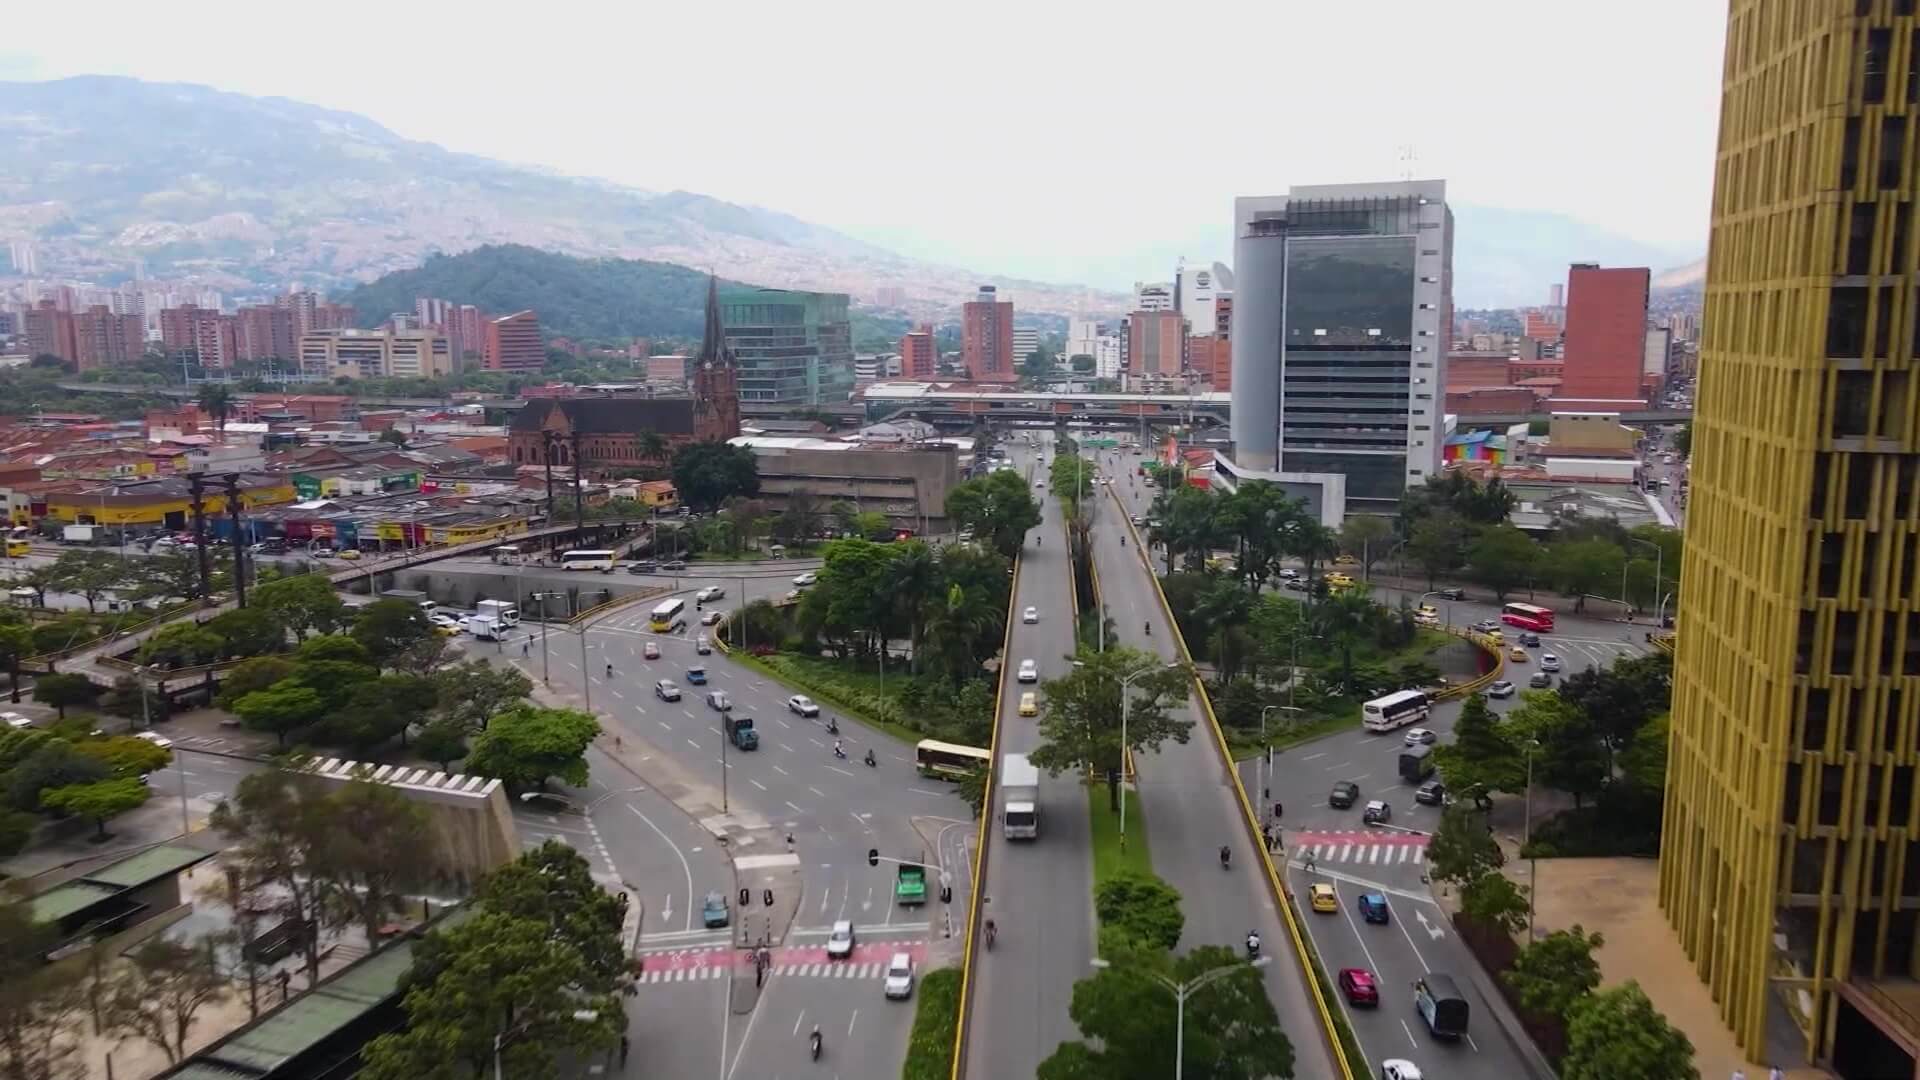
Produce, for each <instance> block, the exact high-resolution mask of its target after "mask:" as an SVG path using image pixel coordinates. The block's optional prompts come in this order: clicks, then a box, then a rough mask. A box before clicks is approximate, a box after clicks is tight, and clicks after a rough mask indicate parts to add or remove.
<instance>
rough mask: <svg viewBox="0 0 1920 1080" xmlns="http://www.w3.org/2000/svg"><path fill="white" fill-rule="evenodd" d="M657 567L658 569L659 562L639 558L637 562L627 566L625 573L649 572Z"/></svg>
mask: <svg viewBox="0 0 1920 1080" xmlns="http://www.w3.org/2000/svg"><path fill="white" fill-rule="evenodd" d="M659 569H660V564H659V563H657V562H654V561H653V560H652V559H641V560H640V561H639V562H637V563H634V564H633V565H632V566H629V567H627V573H629V574H651V573H653V572H654V571H656V570H659Z"/></svg>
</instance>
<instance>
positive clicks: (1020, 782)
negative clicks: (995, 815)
mask: <svg viewBox="0 0 1920 1080" xmlns="http://www.w3.org/2000/svg"><path fill="white" fill-rule="evenodd" d="M1000 792H1001V806H1002V808H1003V809H1002V812H1001V815H1000V821H1001V827H1002V829H1003V830H1004V832H1005V835H1006V838H1007V839H1009V840H1034V839H1038V838H1039V836H1040V770H1039V769H1037V768H1034V765H1033V762H1031V761H1028V760H1027V755H1025V754H1008V755H1007V756H1006V757H1005V758H1002V759H1001V761H1000Z"/></svg>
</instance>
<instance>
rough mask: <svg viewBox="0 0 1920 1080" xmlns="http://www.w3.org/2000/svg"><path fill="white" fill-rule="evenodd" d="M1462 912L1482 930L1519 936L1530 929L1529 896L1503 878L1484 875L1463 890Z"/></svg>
mask: <svg viewBox="0 0 1920 1080" xmlns="http://www.w3.org/2000/svg"><path fill="white" fill-rule="evenodd" d="M1460 910H1461V911H1462V912H1463V913H1464V914H1466V915H1467V916H1468V917H1469V918H1471V919H1473V920H1474V921H1475V922H1478V923H1480V924H1481V925H1482V926H1491V927H1498V928H1499V929H1501V930H1504V931H1505V932H1507V933H1509V934H1517V933H1519V932H1520V931H1521V929H1522V928H1524V927H1525V926H1526V925H1527V893H1526V890H1525V889H1522V888H1521V887H1520V886H1518V885H1515V884H1514V883H1513V882H1512V881H1510V880H1508V878H1507V876H1506V875H1504V874H1497V873H1489V874H1481V875H1480V876H1479V877H1477V878H1474V879H1473V880H1472V881H1469V882H1467V883H1466V884H1465V885H1463V886H1461V887H1460Z"/></svg>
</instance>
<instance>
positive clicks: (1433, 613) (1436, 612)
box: [1414, 604, 1440, 619]
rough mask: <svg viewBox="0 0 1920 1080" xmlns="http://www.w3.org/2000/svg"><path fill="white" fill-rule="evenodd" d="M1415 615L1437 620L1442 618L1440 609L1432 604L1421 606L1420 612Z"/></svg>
mask: <svg viewBox="0 0 1920 1080" xmlns="http://www.w3.org/2000/svg"><path fill="white" fill-rule="evenodd" d="M1414 614H1415V615H1418V616H1422V617H1424V618H1428V619H1437V618H1439V617H1440V609H1439V608H1437V607H1434V606H1433V605H1432V604H1421V605H1420V607H1419V610H1417V611H1415V612H1414Z"/></svg>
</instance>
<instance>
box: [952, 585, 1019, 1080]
mask: <svg viewBox="0 0 1920 1080" xmlns="http://www.w3.org/2000/svg"><path fill="white" fill-rule="evenodd" d="M1019 600H1020V556H1019V555H1017V554H1016V555H1015V556H1014V557H1013V578H1012V579H1011V581H1010V582H1009V584H1008V585H1007V629H1006V632H1005V633H1004V634H1003V635H1001V638H1000V672H999V678H998V679H996V680H995V681H994V687H993V739H992V740H991V741H990V742H989V743H988V744H987V754H988V755H989V764H988V767H987V790H986V794H985V795H984V796H983V797H982V798H981V800H980V820H979V832H978V834H977V835H978V838H979V839H978V842H977V843H975V844H974V847H973V887H972V888H970V889H968V890H967V938H966V943H965V944H964V945H963V946H962V947H961V949H960V1007H959V1011H958V1014H957V1015H956V1016H955V1017H954V1022H953V1069H952V1071H951V1072H950V1073H949V1076H950V1077H951V1080H960V1074H961V1073H962V1072H964V1071H965V1070H966V1064H967V1062H966V1048H967V1022H968V1021H969V1020H970V1019H972V1016H971V1014H972V1009H973V953H974V932H975V931H976V930H977V929H979V926H980V883H981V881H983V880H985V879H984V878H983V877H982V875H983V874H984V872H985V871H986V865H987V829H988V827H989V823H990V822H992V820H993V793H994V789H995V788H997V787H998V786H999V783H1000V715H1001V711H1002V708H1003V706H1004V705H1005V704H1006V700H1007V664H1008V662H1009V661H1010V660H1011V659H1012V654H1013V620H1014V618H1015V616H1016V614H1017V612H1016V611H1015V609H1014V605H1015V604H1017V603H1019Z"/></svg>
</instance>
